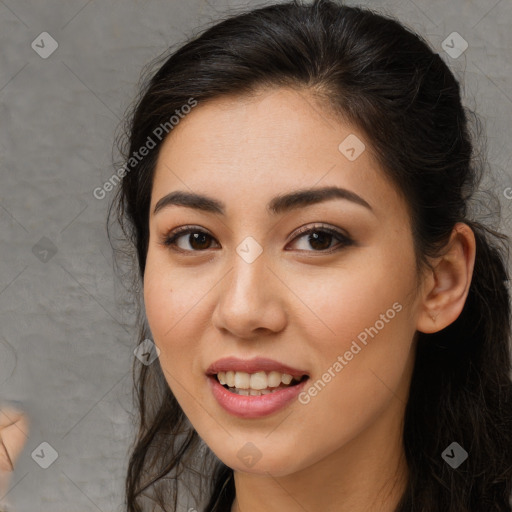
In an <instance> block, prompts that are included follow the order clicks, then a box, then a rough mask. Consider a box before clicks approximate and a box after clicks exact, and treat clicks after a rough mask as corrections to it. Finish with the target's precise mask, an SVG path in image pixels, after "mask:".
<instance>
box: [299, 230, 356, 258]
mask: <svg viewBox="0 0 512 512" xmlns="http://www.w3.org/2000/svg"><path fill="white" fill-rule="evenodd" d="M298 235H299V236H296V237H295V238H294V241H295V240H301V239H302V238H306V235H307V239H306V241H305V244H304V245H309V246H310V247H313V248H314V249H315V251H308V249H305V250H306V251H308V252H329V253H330V252H335V251H338V250H340V249H342V248H343V247H348V246H350V245H352V244H353V243H354V241H353V240H352V239H351V238H349V237H348V236H346V235H344V234H343V233H342V232H341V231H338V230H337V229H333V228H329V227H325V226H323V225H317V226H313V227H306V228H304V229H302V230H300V231H299V233H298ZM334 240H338V242H339V243H338V244H337V245H338V247H336V245H334V246H332V245H331V244H332V242H333V241H334ZM333 247H334V248H335V249H334V250H333V251H330V250H329V249H332V248H333Z"/></svg>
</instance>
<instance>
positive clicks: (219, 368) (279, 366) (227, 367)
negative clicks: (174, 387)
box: [206, 357, 310, 398]
mask: <svg viewBox="0 0 512 512" xmlns="http://www.w3.org/2000/svg"><path fill="white" fill-rule="evenodd" d="M229 371H233V372H236V371H238V372H247V373H256V372H259V371H264V372H272V371H276V372H280V373H287V374H289V375H291V376H292V377H295V378H297V379H300V378H301V377H302V376H304V375H307V376H308V377H309V376H310V375H309V373H308V372H307V371H305V370H300V369H297V368H292V367H291V366H288V365H286V364H283V363H280V362H278V361H274V360H273V359H268V358H266V357H254V358H253V359H239V358H238V357H224V358H222V359H219V360H217V361H215V362H214V363H213V364H211V365H210V366H209V367H208V369H207V370H206V375H207V376H208V377H210V376H212V375H216V374H217V373H219V372H229ZM221 387H222V386H221ZM223 389H224V388H223ZM231 394H232V393H231ZM266 396H268V395H266ZM253 398H254V397H253ZM256 398H257V397H256Z"/></svg>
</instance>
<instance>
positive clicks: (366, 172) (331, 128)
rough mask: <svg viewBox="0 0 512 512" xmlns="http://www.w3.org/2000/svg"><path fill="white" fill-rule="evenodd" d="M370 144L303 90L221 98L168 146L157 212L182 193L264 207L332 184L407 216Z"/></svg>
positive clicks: (158, 175) (156, 191)
mask: <svg viewBox="0 0 512 512" xmlns="http://www.w3.org/2000/svg"><path fill="white" fill-rule="evenodd" d="M344 141H348V142H349V143H350V144H348V145H351V146H354V148H355V150H356V151H357V153H359V154H358V156H357V157H356V158H355V159H352V160H351V159H349V158H347V156H346V154H347V153H344V152H343V151H345V150H346V149H347V148H346V147H345V146H347V144H346V143H345V142H344ZM354 143H355V145H354ZM340 144H341V150H340ZM357 144H360V145H359V146H358V145H357ZM363 144H364V146H363ZM369 144H370V141H368V140H366V139H365V137H364V135H363V134H362V133H361V132H360V131H358V130H357V129H356V128H354V127H352V126H350V125H348V124H346V123H344V122H343V121H341V120H339V119H335V118H334V117H333V116H330V115H328V114H327V113H326V110H325V107H322V106H321V105H320V104H319V102H318V101H317V100H316V99H315V98H314V97H313V96H312V95H311V94H308V93H307V92H304V91H300V92H299V91H296V90H292V89H285V88H281V89H273V90H265V91H261V92H259V93H258V94H254V95H251V96H225V97H221V98H216V99H214V100H210V101H208V102H206V103H204V104H203V103H200V104H199V105H198V106H196V107H195V108H194V109H193V110H192V111H191V113H190V114H187V115H186V116H185V117H184V118H183V119H182V120H181V121H180V122H179V124H178V125H176V126H175V127H174V128H173V130H172V132H171V133H170V134H169V136H167V138H166V140H165V141H164V143H163V145H162V147H161V149H160V153H159V157H158V161H157V166H156V169H155V176H154V182H153V193H152V200H151V205H152V206H151V210H153V209H154V206H155V204H156V202H157V201H158V199H159V198H160V197H162V196H163V195H165V194H167V193H169V192H170V191H172V190H177V189H179V190H187V189H188V190H189V191H191V192H197V193H204V194H207V195H214V196H217V197H222V198H223V202H225V203H227V204H230V203H231V202H239V201H240V199H239V197H240V196H243V197H245V198H246V204H247V201H248V200H249V199H250V198H251V199H252V200H254V201H256V199H257V202H258V204H261V205H262V206H265V205H266V204H267V201H268V200H270V198H272V197H274V196H275V195H276V194H278V193H285V192H288V191H290V190H295V189H299V188H310V187H315V186H319V187H323V186H331V185H332V186H339V187H344V188H347V189H349V190H352V191H354V192H355V193H356V194H358V195H360V196H362V197H364V198H369V199H368V202H370V203H371V204H372V207H374V208H375V210H377V211H378V210H379V208H386V209H387V210H388V212H389V210H390V208H391V209H393V208H395V210H396V211H395V212H394V213H396V214H401V215H403V213H404V208H405V205H404V204H402V202H401V199H400V197H399V195H398V193H397V191H396V190H395V187H394V186H393V184H391V183H390V182H389V180H388V179H387V178H386V177H385V175H384V174H383V172H382V170H381V169H380V168H379V167H378V165H377V164H376V162H375V161H374V159H373V157H372V156H371V153H370V150H369ZM363 147H364V149H362V148H363ZM353 154H354V152H352V153H348V155H349V156H350V155H353ZM263 203H264V205H263ZM373 203H375V204H373Z"/></svg>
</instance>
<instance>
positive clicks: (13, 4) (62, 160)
mask: <svg viewBox="0 0 512 512" xmlns="http://www.w3.org/2000/svg"><path fill="white" fill-rule="evenodd" d="M347 3H348V2H347ZM247 4H251V5H254V6H256V5H263V4H265V2H261V1H259V2H241V1H239V2H234V1H233V2H227V1H220V0H219V1H215V0H210V1H209V2H207V1H206V0H187V1H177V0H149V1H145V2H143V1H142V0H105V1H102V2H100V1H99V0H96V1H92V0H89V1H87V0H68V1H66V2H63V1H58V0H44V1H41V0H39V1H36V0H20V1H16V0H0V45H1V46H0V47H1V52H0V108H1V111H0V112H1V117H0V119H1V122H0V133H1V136H0V162H1V166H0V172H1V182H0V183H1V187H0V230H1V237H0V244H1V245H0V247H1V258H0V385H1V388H0V400H2V401H20V402H21V408H22V409H24V410H25V411H26V412H27V413H28V415H29V417H30V419H31V431H30V435H29V438H28V440H27V444H26V447H25V449H24V451H23V453H22V455H21V457H20V459H19V461H18V464H17V466H16V469H15V472H14V474H13V477H12V479H11V483H10V491H9V493H8V496H7V498H8V501H9V502H10V503H12V505H14V507H15V510H17V511H19V512H33V511H35V510H37V511H41V512H85V511H98V510H100V511H103V512H107V511H120V510H122V503H123V484H124V480H123V479H124V472H125V469H126V463H127V447H128V443H129V441H130V439H131V437H130V436H131V432H130V416H129V415H130V407H131V397H130V393H131V371H130V370H131V365H132V359H133V357H134V356H133V348H134V343H135V335H134V332H133V330H131V329H130V326H131V324H132V320H131V317H130V311H129V309H127V308H123V307H122V304H121V303H122V301H123V300H124V299H123V294H122V288H121V286H120V284H119V283H118V282H117V281H116V279H115V277H114V274H113V271H112V257H111V249H110V245H109V243H108V240H107V237H106V233H105V229H104V224H105V217H106V207H107V203H108V200H109V198H110V194H112V192H111V193H110V194H107V198H105V199H103V200H98V199H96V198H94V197H93V190H94V189H95V187H98V186H100V185H101V184H102V183H103V182H104V181H105V180H107V179H108V178H109V177H110V176H111V175H112V168H111V149H112V143H113V135H114V131H115V128H116V126H117V124H118V122H119V118H121V116H122V114H123V112H124V110H125V108H126V107H127V106H128V104H129V103H130V102H131V100H132V99H133V97H134V94H135V92H136V84H137V80H138V78H139V73H140V71H141V68H142V66H143V65H144V64H145V63H147V62H148V61H149V60H150V59H151V58H153V57H155V56H156V55H158V54H159V53H161V52H162V51H163V50H164V49H165V48H166V47H167V46H169V45H170V44H174V43H176V42H179V41H181V40H183V38H184V37H185V36H186V35H188V34H190V32H191V31H192V30H195V29H197V28H198V27H201V26H204V25H205V24H206V23H208V22H209V21H210V20H212V19H215V17H216V16H217V14H222V13H225V12H226V10H227V9H229V8H236V7H238V6H240V7H243V6H244V5H247ZM350 5H370V6H371V7H374V8H375V9H377V10H379V11H381V12H384V13H386V14H391V15H395V16H397V17H398V18H399V19H400V20H401V21H403V22H405V23H407V24H409V26H411V27H412V28H414V29H416V30H418V31H419V32H421V33H422V34H424V35H425V36H426V37H427V39H428V40H429V41H430V42H431V43H432V44H433V45H434V46H435V47H436V48H437V49H438V51H439V53H440V54H441V55H442V56H443V58H444V59H445V61H447V62H448V63H449V64H450V65H451V66H452V69H453V70H454V71H455V72H456V74H457V76H458V77H459V78H462V79H463V80H464V84H465V85H464V87H465V91H466V94H467V104H468V105H469V106H471V107H476V108H477V110H478V112H479V113H480V114H481V115H482V116H483V118H484V119H485V120H486V122H487V131H488V136H489V158H490V163H491V165H492V168H493V171H494V179H493V182H492V187H493V188H494V189H495V190H496V191H497V192H498V193H499V195H500V197H501V201H502V206H503V207H504V208H503V213H504V217H505V222H504V226H503V227H502V229H503V230H504V231H506V232H507V233H509V227H508V212H509V210H510V204H511V203H510V201H511V199H510V198H511V197H512V189H510V190H508V189H507V187H509V186H512V178H511V176H510V168H511V155H512V146H511V145H510V133H511V130H512V121H511V119H512V82H511V80H510V77H511V75H512V61H511V60H510V54H511V52H512V31H510V26H511V24H512V2H511V1H510V0H501V1H497V0H478V1H477V0H471V1H470V0H452V1H450V2H445V1H444V0H434V1H431V0H415V1H413V0H389V1H374V2H350ZM43 32H47V33H48V34H50V35H51V37H52V38H54V40H55V41H56V42H57V43H58V48H57V49H56V51H55V52H54V53H52V54H51V55H49V56H48V53H49V52H50V51H51V50H52V44H55V43H53V42H52V41H51V39H50V38H49V37H48V36H46V35H43V36H40V34H41V33H43ZM453 32H457V33H458V34H460V36H462V38H464V40H465V41H467V44H468V48H467V49H466V50H465V52H464V53H462V55H460V56H457V55H456V54H454V53H453V52H454V51H455V49H456V48H457V47H460V43H461V42H462V40H459V39H457V38H458V36H455V37H456V39H453V36H452V38H451V39H450V38H448V40H447V43H448V45H449V46H453V47H454V48H453V49H449V47H447V46H446V45H443V41H444V40H446V39H447V37H448V36H449V35H450V34H452V33H453ZM41 39H43V42H41ZM452 40H453V42H452ZM33 42H34V43H33ZM443 46H444V47H445V48H446V49H447V50H448V51H449V52H451V53H452V55H451V56H450V55H449V54H448V53H447V52H446V51H445V50H444V49H443ZM43 57H46V58H43ZM507 190H508V192H507ZM509 234H510V233H509ZM43 442H46V443H49V444H50V445H51V446H52V447H53V448H54V449H55V450H56V451H57V452H58V458H57V459H56V460H55V461H54V462H53V464H52V465H51V466H49V467H48V468H47V469H43V468H41V467H40V466H39V465H38V463H36V461H35V460H36V457H34V458H33V457H32V454H33V453H34V452H37V453H40V450H41V447H40V445H41V443H43ZM43 449H44V451H45V457H47V460H48V461H49V460H50V459H49V457H50V449H49V448H47V447H46V448H45V445H43Z"/></svg>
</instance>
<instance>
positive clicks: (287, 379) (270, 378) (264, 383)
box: [217, 371, 299, 396]
mask: <svg viewBox="0 0 512 512" xmlns="http://www.w3.org/2000/svg"><path fill="white" fill-rule="evenodd" d="M217 379H218V380H219V382H220V383H221V384H222V385H223V386H224V385H226V384H227V385H228V386H229V387H230V388H237V389H238V390H251V391H261V390H268V388H277V387H279V386H280V385H281V383H282V384H284V385H289V384H290V383H291V381H292V380H293V379H294V377H293V376H292V375H289V374H288V373H280V372H276V371H272V372H269V373H268V374H267V373H266V372H256V373H252V374H249V373H247V372H233V371H229V372H219V373H218V374H217ZM296 380H299V379H296ZM268 392H270V390H268ZM240 394H245V393H240ZM247 394H248V393H247ZM263 394H266V393H263ZM254 396H257V395H254Z"/></svg>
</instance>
